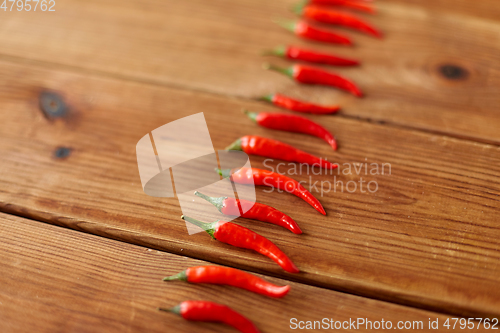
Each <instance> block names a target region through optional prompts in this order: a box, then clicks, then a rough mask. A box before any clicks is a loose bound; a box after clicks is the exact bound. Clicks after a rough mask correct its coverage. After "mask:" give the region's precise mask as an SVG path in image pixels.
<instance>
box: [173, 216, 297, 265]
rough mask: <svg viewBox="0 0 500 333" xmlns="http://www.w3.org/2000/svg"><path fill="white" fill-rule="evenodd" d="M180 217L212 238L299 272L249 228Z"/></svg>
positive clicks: (287, 259) (273, 247)
mask: <svg viewBox="0 0 500 333" xmlns="http://www.w3.org/2000/svg"><path fill="white" fill-rule="evenodd" d="M182 219H183V220H185V221H188V222H190V223H192V224H194V225H197V226H198V227H200V228H202V229H203V230H205V231H206V232H207V233H208V234H209V235H210V236H212V238H213V239H216V240H218V241H220V242H222V243H226V244H229V245H233V246H236V247H240V248H242V249H249V250H254V251H256V252H258V253H260V254H263V255H265V256H266V257H268V258H270V259H272V260H273V261H274V262H275V263H277V264H278V265H280V266H281V268H283V269H284V270H285V271H287V272H289V273H298V272H300V271H299V269H298V268H297V266H295V264H294V263H293V262H292V261H291V260H290V258H288V257H287V256H286V254H284V253H283V252H282V251H281V250H280V249H279V248H278V247H277V246H276V245H274V243H273V242H271V241H270V240H269V239H267V238H265V237H263V236H261V235H259V234H258V233H256V232H253V231H252V230H250V229H247V228H245V227H242V226H240V225H237V224H234V223H232V222H227V221H215V222H212V223H204V222H201V221H198V220H195V219H193V218H190V217H188V216H184V215H182Z"/></svg>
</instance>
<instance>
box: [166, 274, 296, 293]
mask: <svg viewBox="0 0 500 333" xmlns="http://www.w3.org/2000/svg"><path fill="white" fill-rule="evenodd" d="M173 280H181V281H187V282H189V283H209V284H218V285H228V286H232V287H236V288H241V289H245V290H248V291H251V292H254V293H257V294H260V295H264V296H268V297H274V298H282V297H285V295H286V294H288V292H289V291H290V286H282V287H280V286H277V285H275V284H272V283H270V282H267V281H265V280H263V279H261V278H260V277H258V276H255V275H252V274H250V273H247V272H244V271H240V270H239V269H234V268H229V267H221V266H198V267H190V268H188V269H186V270H185V271H182V272H180V273H178V274H175V275H172V276H169V277H166V278H164V279H163V281H173Z"/></svg>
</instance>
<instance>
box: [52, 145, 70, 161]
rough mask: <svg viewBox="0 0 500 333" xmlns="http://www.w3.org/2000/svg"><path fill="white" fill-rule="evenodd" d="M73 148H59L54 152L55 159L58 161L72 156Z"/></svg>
mask: <svg viewBox="0 0 500 333" xmlns="http://www.w3.org/2000/svg"><path fill="white" fill-rule="evenodd" d="M71 150H72V149H71V148H68V147H58V148H56V150H55V151H54V157H55V158H57V159H63V158H66V157H68V156H69V155H71Z"/></svg>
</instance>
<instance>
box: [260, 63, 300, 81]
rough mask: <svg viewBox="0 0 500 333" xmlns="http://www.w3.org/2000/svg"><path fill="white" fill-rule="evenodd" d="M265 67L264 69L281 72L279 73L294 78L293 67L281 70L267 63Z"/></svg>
mask: <svg viewBox="0 0 500 333" xmlns="http://www.w3.org/2000/svg"><path fill="white" fill-rule="evenodd" d="M263 67H264V69H268V70H271V71H275V72H279V73H282V74H285V75H287V76H289V77H291V78H293V67H288V68H281V67H278V66H274V65H272V64H267V63H266V64H264V65H263Z"/></svg>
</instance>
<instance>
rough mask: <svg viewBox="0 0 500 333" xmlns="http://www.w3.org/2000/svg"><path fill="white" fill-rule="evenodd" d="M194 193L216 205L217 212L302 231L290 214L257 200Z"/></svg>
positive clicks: (293, 230) (298, 232) (298, 231)
mask: <svg viewBox="0 0 500 333" xmlns="http://www.w3.org/2000/svg"><path fill="white" fill-rule="evenodd" d="M194 194H196V195H197V196H199V197H200V198H203V199H205V200H207V201H208V202H210V203H211V204H212V205H214V206H215V207H217V209H218V210H219V212H221V213H222V214H224V215H230V216H240V215H241V217H244V218H247V219H252V220H258V221H262V222H269V223H272V224H276V225H279V226H280V227H283V228H287V229H288V230H290V231H291V232H293V233H294V234H297V235H300V234H301V233H302V230H300V228H299V226H298V224H297V222H295V221H294V220H293V219H292V218H291V217H290V216H288V215H286V214H284V213H282V212H280V211H279V210H277V209H275V208H273V207H270V206H267V205H264V204H261V203H258V202H251V201H247V200H241V199H239V200H237V199H234V198H228V197H219V198H213V197H209V196H206V195H205V194H203V193H200V192H198V191H196V192H194ZM240 207H241V212H240Z"/></svg>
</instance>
